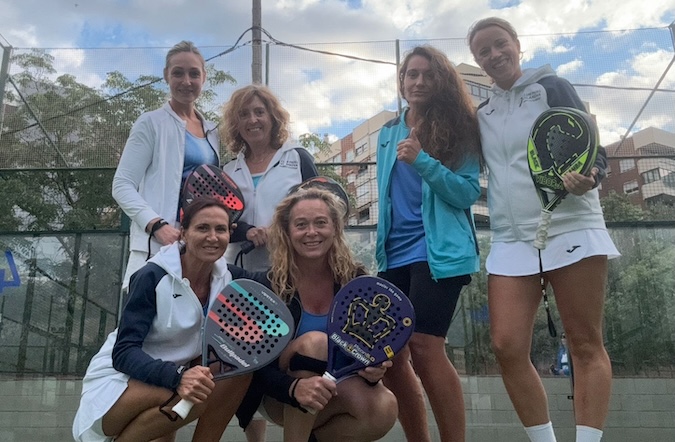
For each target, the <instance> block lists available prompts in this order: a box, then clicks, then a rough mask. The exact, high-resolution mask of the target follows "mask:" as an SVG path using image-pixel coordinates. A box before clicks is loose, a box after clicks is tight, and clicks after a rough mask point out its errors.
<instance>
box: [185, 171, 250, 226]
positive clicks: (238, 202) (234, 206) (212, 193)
mask: <svg viewBox="0 0 675 442" xmlns="http://www.w3.org/2000/svg"><path fill="white" fill-rule="evenodd" d="M205 196H206V197H211V198H215V199H218V200H220V201H222V203H223V204H224V205H225V206H226V207H227V208H228V209H229V211H230V223H236V222H237V220H238V219H239V218H240V217H241V215H242V213H244V195H243V194H242V193H241V190H240V189H239V186H237V184H236V183H235V182H234V181H233V180H232V178H230V177H229V175H227V174H226V173H225V172H223V171H222V169H220V168H219V167H216V166H213V165H211V164H202V165H201V166H198V167H197V168H196V169H195V170H193V171H192V173H190V175H188V177H187V179H186V180H185V184H184V185H183V192H182V194H181V218H182V217H183V212H184V211H185V209H186V208H187V206H189V205H190V204H191V203H192V202H193V201H194V200H195V199H197V198H200V197H205Z"/></svg>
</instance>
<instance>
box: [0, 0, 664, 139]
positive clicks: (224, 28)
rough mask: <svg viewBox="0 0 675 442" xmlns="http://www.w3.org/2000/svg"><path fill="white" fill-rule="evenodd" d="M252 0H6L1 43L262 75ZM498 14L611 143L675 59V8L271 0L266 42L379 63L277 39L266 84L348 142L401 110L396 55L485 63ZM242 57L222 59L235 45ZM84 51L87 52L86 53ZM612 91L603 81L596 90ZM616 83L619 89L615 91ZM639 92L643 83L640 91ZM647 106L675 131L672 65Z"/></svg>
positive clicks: (103, 59) (313, 125) (297, 116)
mask: <svg viewBox="0 0 675 442" xmlns="http://www.w3.org/2000/svg"><path fill="white" fill-rule="evenodd" d="M251 5H252V3H251V1H250V0H199V1H195V0H70V1H66V0H0V43H2V44H3V45H8V44H9V45H11V46H13V47H14V48H17V49H16V50H17V51H18V50H23V49H21V48H46V49H48V50H49V52H50V53H51V54H52V55H53V56H54V57H55V66H56V68H57V70H58V71H59V73H70V74H73V75H75V76H76V78H77V80H78V81H80V82H82V83H85V84H88V85H90V86H93V87H99V86H100V84H101V83H102V82H103V80H104V79H105V76H106V73H107V72H110V71H113V70H119V71H121V72H123V73H124V74H125V75H126V76H127V77H128V78H130V79H132V80H133V79H136V78H137V77H138V76H139V75H161V72H162V67H163V57H164V54H165V53H166V50H167V48H168V47H170V46H172V45H173V44H175V43H176V42H178V41H180V40H183V39H188V40H192V41H193V42H194V43H195V44H196V45H197V46H199V47H200V48H202V52H203V53H204V55H205V57H206V58H207V59H208V58H211V57H215V58H213V60H212V63H213V64H214V65H215V66H216V67H217V68H218V69H222V70H224V71H227V72H229V73H230V74H231V75H233V76H234V77H235V78H236V80H237V85H236V86H228V87H225V88H223V89H222V90H219V91H218V100H219V101H220V102H224V101H226V100H227V98H228V97H229V94H230V93H231V91H232V90H233V89H234V88H236V87H239V86H242V85H245V84H247V83H249V82H250V81H251V76H250V66H251V55H250V54H251V46H250V41H251V38H252V36H251V32H250V31H248V32H246V30H247V29H248V28H249V27H250V26H251V15H252V14H251ZM491 15H496V16H500V17H502V18H505V19H507V20H509V21H510V22H511V23H513V24H514V26H515V28H516V29H517V31H518V33H519V34H520V36H521V38H520V40H521V47H522V50H523V52H524V55H523V65H524V66H525V67H536V66H540V65H542V64H546V63H549V64H551V66H552V67H553V68H554V69H556V71H557V72H558V73H559V74H560V75H561V76H564V77H565V78H567V79H569V80H570V81H571V82H572V83H573V84H575V85H578V86H577V90H578V92H579V94H580V96H581V97H582V99H584V100H585V101H588V102H589V103H590V105H591V110H592V112H593V113H595V114H596V115H597V117H598V125H599V127H600V131H601V140H602V142H603V143H609V142H613V141H616V140H617V139H619V137H620V136H621V135H623V134H624V133H625V131H626V130H627V128H628V127H629V125H630V124H631V123H632V121H633V120H634V119H635V118H636V116H637V115H638V112H640V108H641V107H642V106H643V105H644V103H645V102H646V100H647V98H648V97H649V93H650V92H649V90H650V89H651V88H653V87H654V86H655V85H656V84H657V82H658V81H659V79H660V78H661V77H662V76H663V75H664V72H666V69H667V68H668V66H669V63H671V62H672V60H673V57H674V55H673V39H672V34H671V32H670V31H669V30H668V29H667V27H668V26H669V25H670V24H671V23H673V21H674V20H675V2H673V1H672V0H650V1H649V2H648V6H647V2H645V1H644V0H622V1H620V2H619V1H610V0H568V1H566V2H564V1H560V0H520V1H518V0H474V1H470V2H466V1H460V0H274V1H272V0H262V27H263V28H264V29H265V30H266V31H267V32H268V33H269V36H268V35H263V41H266V42H273V39H274V41H277V42H283V43H289V44H293V45H297V46H301V47H303V48H306V49H312V50H314V51H327V52H331V53H339V54H344V55H350V56H356V57H361V58H364V59H369V60H373V61H362V60H354V59H350V58H346V57H339V56H335V55H327V54H324V53H317V52H309V51H304V50H299V49H293V48H289V47H283V46H279V45H274V44H272V46H271V47H270V55H269V63H268V68H269V85H270V87H272V89H273V90H274V91H275V92H276V93H277V95H279V97H280V98H281V99H282V102H283V103H284V105H285V106H286V107H287V108H288V110H289V111H290V113H291V116H292V120H293V129H294V135H296V136H297V135H299V134H302V133H305V132H316V133H330V134H331V135H337V136H344V135H346V134H347V133H349V132H351V129H352V128H353V127H354V126H355V125H357V124H359V123H360V122H362V121H363V120H364V119H366V118H368V117H370V116H372V115H374V114H376V113H377V112H379V111H380V110H383V109H389V110H395V109H396V105H397V97H396V83H395V65H394V64H393V63H395V61H396V44H397V43H396V41H397V40H398V45H399V51H400V52H404V51H405V50H406V49H407V48H410V47H412V46H414V45H415V44H420V43H429V44H432V45H435V46H437V47H439V48H441V49H442V50H444V51H445V52H446V53H447V54H448V56H449V57H450V59H451V60H452V61H453V62H455V63H462V62H464V63H470V64H475V63H474V62H473V59H472V57H471V54H470V53H469V51H468V48H467V46H466V42H465V37H466V32H467V30H468V28H469V26H470V25H471V24H472V23H473V22H474V21H476V20H478V19H480V18H483V17H487V16H491ZM240 36H241V40H239V45H240V47H238V48H237V49H236V50H235V51H232V52H231V53H228V54H227V55H223V56H218V57H216V56H217V55H218V54H220V53H221V52H223V51H225V50H227V49H228V48H230V47H232V46H233V45H235V43H236V42H237V41H238V39H239V38H240ZM74 48H80V49H77V50H75V49H74ZM598 86H602V87H598ZM617 88H619V89H617ZM631 88H633V89H631ZM659 88H660V89H663V90H665V91H663V92H657V93H655V94H654V96H653V97H652V98H651V100H650V101H649V104H648V105H647V106H645V109H644V111H643V113H642V115H641V117H640V118H639V119H638V122H637V124H636V125H635V128H634V130H635V129H642V128H645V127H648V126H656V127H659V128H663V129H665V130H669V131H674V132H675V93H672V92H669V91H672V90H675V66H672V67H670V70H669V71H668V72H667V74H666V75H665V77H664V78H663V79H662V81H661V83H660V85H659Z"/></svg>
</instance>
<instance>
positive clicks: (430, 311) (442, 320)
mask: <svg viewBox="0 0 675 442" xmlns="http://www.w3.org/2000/svg"><path fill="white" fill-rule="evenodd" d="M378 276H379V277H380V278H383V279H386V280H387V281H389V282H391V283H392V284H394V285H395V286H396V287H398V288H399V289H401V291H402V292H403V293H405V294H406V295H408V298H409V299H410V302H411V303H412V305H413V307H414V308H415V332H418V333H425V334H428V335H433V336H442V337H445V335H446V334H447V333H448V329H449V328H450V321H452V316H453V315H454V313H455V308H456V307H457V300H458V299H459V295H460V293H461V291H462V287H464V286H465V285H467V284H469V283H470V282H471V276H469V275H462V276H455V277H452V278H444V279H439V280H438V281H434V279H433V278H432V277H431V271H430V270H429V264H428V263H427V262H426V261H423V262H415V263H412V264H408V265H406V266H403V267H397V268H394V269H388V270H386V271H384V272H380V273H378Z"/></svg>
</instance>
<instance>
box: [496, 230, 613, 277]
mask: <svg viewBox="0 0 675 442" xmlns="http://www.w3.org/2000/svg"><path fill="white" fill-rule="evenodd" d="M598 255H605V256H607V258H608V259H613V258H617V257H619V256H621V254H620V253H619V251H618V250H617V249H616V246H615V245H614V242H612V239H611V238H610V237H609V233H607V230H605V229H585V230H577V231H574V232H568V233H562V234H560V235H556V236H552V237H549V238H548V241H547V243H546V248H545V249H544V250H542V251H541V262H542V264H543V268H544V271H545V272H547V271H550V270H555V269H559V268H562V267H566V266H568V265H571V264H574V263H575V262H579V261H581V260H582V259H584V258H588V257H589V256H598ZM485 267H486V269H487V272H488V273H489V274H491V275H502V276H529V275H538V274H539V256H538V251H537V249H536V248H535V247H534V243H533V241H511V242H494V243H492V247H491V248H490V254H489V255H488V257H487V260H486V262H485Z"/></svg>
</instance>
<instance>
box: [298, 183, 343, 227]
mask: <svg viewBox="0 0 675 442" xmlns="http://www.w3.org/2000/svg"><path fill="white" fill-rule="evenodd" d="M314 188H318V189H325V190H328V191H329V192H332V193H333V194H334V195H335V196H337V197H338V198H340V200H342V202H343V203H344V205H345V209H346V212H345V215H344V218H345V221H346V220H347V219H348V218H349V206H350V204H349V196H348V195H347V192H346V191H345V189H344V187H342V185H341V184H340V183H338V182H337V181H335V180H334V179H333V178H330V177H327V176H315V177H312V178H308V179H306V180H305V181H303V182H302V183H300V184H298V185H295V186H293V187H291V190H289V191H288V194H289V195H290V194H291V193H294V192H297V191H298V190H300V189H314Z"/></svg>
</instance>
